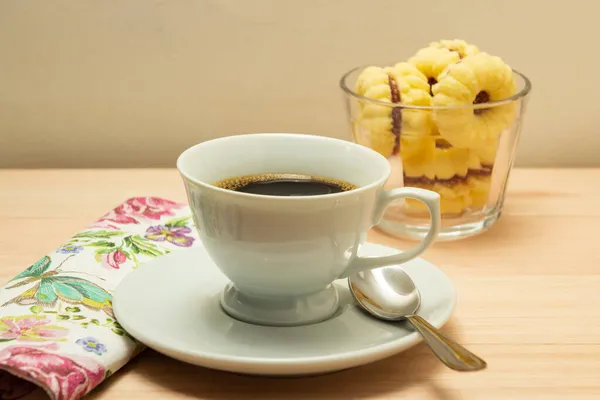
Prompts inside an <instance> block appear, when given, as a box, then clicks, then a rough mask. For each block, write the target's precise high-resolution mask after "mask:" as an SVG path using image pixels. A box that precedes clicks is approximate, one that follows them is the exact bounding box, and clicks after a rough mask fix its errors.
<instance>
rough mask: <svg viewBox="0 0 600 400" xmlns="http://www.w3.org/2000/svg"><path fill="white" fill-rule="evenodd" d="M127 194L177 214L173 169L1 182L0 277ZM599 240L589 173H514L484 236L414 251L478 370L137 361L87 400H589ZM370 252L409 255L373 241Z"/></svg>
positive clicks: (595, 371) (423, 363)
mask: <svg viewBox="0 0 600 400" xmlns="http://www.w3.org/2000/svg"><path fill="white" fill-rule="evenodd" d="M134 195H155V196H163V197H167V198H170V199H173V200H179V201H185V193H184V190H183V186H182V184H181V181H180V179H179V176H178V174H177V172H176V171H175V170H148V169H146V170H43V171H35V170H28V171H23V170H20V171H10V170H4V171H2V170H0V227H1V229H0V266H1V269H0V275H1V278H2V279H3V280H4V281H6V280H8V279H9V278H11V277H12V276H14V275H15V274H16V273H18V272H20V271H21V270H23V269H24V268H25V267H26V266H28V265H29V264H30V263H31V262H32V261H34V260H35V259H36V258H37V257H39V256H40V255H42V254H45V253H46V252H49V251H51V250H53V249H55V248H56V247H58V246H59V245H60V244H61V243H63V242H64V241H65V240H66V239H68V238H69V237H70V236H71V235H72V234H73V233H75V232H76V231H78V230H80V229H81V228H82V227H84V226H85V225H87V224H88V223H89V222H91V221H93V220H95V219H96V218H98V217H99V216H100V215H102V214H103V213H104V212H106V211H107V210H109V209H111V208H112V207H114V206H115V205H116V204H118V203H120V202H121V201H123V200H124V199H126V198H128V197H130V196H134ZM599 228H600V170H595V169H587V170H585V169H577V170H575V169H573V170H568V169H560V170H557V169H547V170H516V171H514V173H513V175H512V178H511V182H510V187H509V191H508V195H507V199H506V203H505V210H504V214H503V216H502V218H501V219H500V221H499V222H498V223H497V225H496V226H495V227H494V228H493V229H492V230H490V231H489V232H487V233H485V234H484V235H481V236H479V237H475V238H471V239H468V240H464V241H460V242H452V243H438V244H435V245H434V246H433V248H431V249H430V250H429V251H427V252H426V254H425V256H424V258H425V259H427V260H429V261H431V262H433V263H435V264H437V265H438V266H439V267H440V268H442V269H443V270H444V271H445V272H446V273H447V274H448V275H449V276H450V278H451V279H452V280H453V282H454V284H455V285H456V288H457V290H458V297H459V299H458V307H457V309H456V311H455V313H454V315H453V317H452V318H451V320H450V322H449V323H448V324H447V325H446V326H445V327H444V329H443V330H444V331H445V332H447V333H448V334H449V335H451V336H452V337H454V338H456V339H457V340H458V341H459V342H461V343H463V344H465V345H467V347H468V348H470V349H472V350H473V351H474V352H476V353H478V354H480V355H482V356H483V357H484V358H485V359H486V360H487V361H488V363H489V369H488V370H486V371H484V372H479V373H473V374H461V373H456V372H453V371H451V370H448V369H447V368H445V367H444V366H442V365H441V364H440V363H439V362H438V361H437V359H436V358H435V357H434V356H433V355H432V354H431V353H430V351H429V350H428V348H427V347H425V346H424V345H423V344H420V345H418V346H416V347H414V348H413V349H411V350H409V351H407V352H405V353H402V354H399V355H397V356H394V357H391V358H388V359H386V360H383V361H380V362H376V363H373V364H370V365H367V366H364V367H359V368H355V369H352V370H348V371H344V372H339V373H334V374H329V375H324V376H319V377H313V378H303V379H261V378H253V377H245V376H238V375H233V374H229V373H224V372H218V371H212V370H208V369H203V368H199V367H193V366H190V365H186V364H183V363H180V362H178V361H174V360H171V359H168V358H166V357H164V356H162V355H159V354H157V353H155V352H153V351H149V350H147V351H145V353H143V354H142V355H140V356H139V357H138V358H137V359H135V360H134V361H132V362H131V363H130V364H128V365H127V366H126V367H125V368H123V369H122V370H120V371H119V372H117V373H116V374H115V375H114V376H113V377H111V378H110V379H109V380H108V381H107V382H105V383H103V384H102V385H101V386H100V387H99V388H98V389H97V390H96V391H95V392H94V393H93V394H92V395H91V396H90V398H92V399H110V400H119V399H132V398H143V399H145V400H151V399H161V400H162V399H183V398H199V399H211V400H213V399H214V400H216V399H284V398H293V399H316V398H327V399H330V398H331V399H333V398H335V399H355V398H364V399H424V400H455V399H456V400H458V399H469V400H470V399H475V400H478V399H482V400H483V399H485V400H494V399H498V400H500V399H501V400H506V399H511V400H518V399H523V400H525V399H527V400H531V399H545V400H549V399H557V400H559V399H560V400H573V399H599V398H600V311H599V309H600V239H599V236H600V234H598V233H597V232H596V231H595V229H599ZM370 240H371V241H373V242H379V243H383V244H386V245H389V246H394V247H397V248H407V247H408V246H409V245H411V244H410V243H407V242H403V241H401V240H397V239H393V238H391V237H388V236H385V235H383V234H381V233H379V232H376V231H374V232H372V233H371V236H370ZM30 398H44V396H41V395H39V394H38V395H33V396H30Z"/></svg>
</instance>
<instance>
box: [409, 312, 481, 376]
mask: <svg viewBox="0 0 600 400" xmlns="http://www.w3.org/2000/svg"><path fill="white" fill-rule="evenodd" d="M407 319H408V321H409V322H410V323H411V324H412V326H413V327H414V328H415V329H416V330H417V331H418V332H419V333H420V334H421V336H422V337H423V340H424V341H425V343H427V345H428V346H429V347H430V348H431V350H432V351H433V353H434V354H435V355H436V356H437V358H439V359H440V360H441V361H442V362H443V363H444V364H446V365H447V366H448V367H450V368H452V369H453V370H456V371H479V370H481V369H484V368H485V367H486V366H487V364H486V362H485V361H484V360H482V359H481V358H479V357H477V356H476V355H475V354H473V353H471V352H470V351H469V350H467V349H466V348H464V347H463V346H461V345H460V344H458V343H456V342H455V341H453V340H452V339H449V338H447V337H446V336H444V335H443V334H442V332H440V331H439V330H437V329H436V328H435V327H434V326H432V325H431V324H430V323H429V322H427V321H425V320H424V319H423V318H421V317H420V316H418V315H411V316H408V317H407Z"/></svg>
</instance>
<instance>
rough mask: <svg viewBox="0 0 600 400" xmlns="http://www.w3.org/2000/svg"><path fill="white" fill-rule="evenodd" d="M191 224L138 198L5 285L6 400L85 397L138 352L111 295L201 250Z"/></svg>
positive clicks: (171, 206) (2, 385)
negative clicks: (171, 257)
mask: <svg viewBox="0 0 600 400" xmlns="http://www.w3.org/2000/svg"><path fill="white" fill-rule="evenodd" d="M192 224H193V223H192V218H191V216H190V212H189V208H188V207H187V206H185V205H184V204H179V203H175V202H172V201H169V200H165V199H161V198H157V197H136V198H131V199H129V200H127V201H125V202H124V203H123V204H121V205H119V206H118V207H116V208H115V209H114V210H112V211H110V212H109V213H107V214H106V215H104V216H103V217H102V218H100V219H99V220H98V221H96V222H95V223H93V224H92V225H90V226H89V227H87V228H86V229H84V230H83V231H81V232H79V233H77V234H76V235H75V236H73V237H72V238H71V239H70V240H69V241H68V242H66V243H64V244H63V245H62V246H61V247H59V248H58V249H57V250H56V251H54V252H52V253H50V254H47V255H45V256H44V257H42V258H40V259H39V260H37V261H36V262H35V263H34V264H33V265H31V266H30V267H29V268H28V269H26V270H25V271H23V272H21V273H20V274H18V275H17V276H15V277H14V278H13V279H12V280H11V281H9V282H8V283H6V284H5V285H4V286H3V287H2V290H0V370H3V371H0V397H1V398H2V399H16V398H19V397H22V396H23V395H25V394H27V393H28V392H30V391H32V390H33V389H34V388H35V385H37V386H40V387H42V388H43V389H44V390H45V391H46V392H47V393H48V395H49V396H50V398H51V399H55V400H67V399H69V400H71V399H79V398H81V397H82V396H84V395H85V394H87V393H88V392H90V391H91V390H92V389H93V388H95V387H96V386H98V385H99V384H100V383H101V382H102V381H103V380H104V379H106V378H107V377H109V376H110V375H111V374H112V373H113V372H115V371H116V370H118V369H119V368H121V367H122V366H123V365H125V364H126V363H127V362H128V361H129V360H130V359H132V358H133V357H134V356H135V355H136V354H138V353H139V352H140V351H141V350H142V349H143V346H142V345H141V344H140V343H138V342H137V341H135V340H134V339H133V338H132V337H131V336H129V335H128V334H127V332H125V331H124V330H123V328H122V327H121V325H119V323H118V322H117V321H116V320H115V317H114V314H113V312H112V295H111V293H112V292H113V290H114V289H115V288H116V286H117V284H118V283H119V281H121V279H123V277H124V276H125V275H126V274H128V273H129V272H130V271H132V270H134V269H136V268H138V267H140V265H142V264H143V263H144V262H147V261H149V260H152V259H153V258H156V257H160V256H162V255H165V254H168V253H170V252H172V251H177V250H179V249H183V248H186V247H190V246H192V245H194V244H198V240H197V237H196V236H195V231H194V229H193V226H192ZM5 371H7V372H8V373H7V372H5ZM34 384H35V385H34Z"/></svg>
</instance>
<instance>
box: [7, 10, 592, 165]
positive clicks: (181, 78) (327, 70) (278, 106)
mask: <svg viewBox="0 0 600 400" xmlns="http://www.w3.org/2000/svg"><path fill="white" fill-rule="evenodd" d="M551 4H556V5H551ZM542 13H546V14H545V15H544V14H542ZM599 13H600V3H598V2H594V1H591V0H570V1H567V2H557V3H551V2H548V1H546V2H541V1H539V0H536V1H533V0H502V1H500V0H478V1H470V0H452V1H446V0H444V1H442V0H431V1H400V0H393V1H373V0H350V1H334V0H330V1H317V0H302V1H298V0H296V1H285V0H280V1H268V0H248V1H242V0H203V1H201V0H198V1H191V0H52V1H48V0H0V167H42V166H51V167H100V166H106V167H118V166H173V165H174V162H175V158H176V157H177V155H178V154H179V152H180V151H182V150H183V149H184V148H185V147H187V146H189V145H191V144H194V143H197V142H199V141H202V140H205V139H208V138H212V137H216V136H221V135H227V134H236V133H244V132H256V131H294V132H305V133H317V134H322V135H328V136H334V137H340V138H349V131H348V128H347V126H346V123H345V120H344V109H343V106H342V102H341V94H340V92H339V90H338V87H337V81H338V78H339V77H340V75H341V74H342V72H344V71H345V70H347V69H349V68H351V67H354V66H356V65H359V64H364V63H380V64H384V63H390V62H395V61H400V60H402V59H404V58H407V57H408V56H410V55H411V54H412V53H413V52H414V51H415V50H417V49H418V48H419V47H420V46H422V45H425V44H427V43H429V42H430V41H432V40H437V39H442V38H455V37H458V38H463V39H466V40H469V41H471V42H474V43H475V44H477V45H478V46H479V47H480V48H482V49H483V50H486V51H488V52H490V53H493V54H497V55H500V56H502V57H503V58H504V59H505V60H506V61H507V62H508V63H509V64H510V65H511V66H513V67H515V68H517V69H520V70H522V71H523V72H525V73H526V74H528V75H529V76H530V77H531V79H532V81H533V84H534V91H533V94H532V98H531V101H530V103H529V110H528V115H527V118H526V123H525V127H524V132H523V137H522V140H521V143H520V150H519V155H518V158H517V163H518V164H520V165H538V166H549V165H564V166H585V165H600V157H598V156H597V153H598V152H599V150H600V132H598V128H597V127H598V126H599V125H600V102H599V100H598V99H599V98H598V93H599V92H598V91H599V88H600V74H599V73H598V71H597V68H598V65H599V63H600V51H599V50H598V37H599V35H600V23H599V22H598V14H599Z"/></svg>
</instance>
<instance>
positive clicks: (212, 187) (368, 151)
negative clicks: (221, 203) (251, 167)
mask: <svg viewBox="0 0 600 400" xmlns="http://www.w3.org/2000/svg"><path fill="white" fill-rule="evenodd" d="M259 136H260V137H266V136H271V137H273V136H286V137H294V138H303V139H305V140H317V141H326V142H334V143H340V144H344V145H349V146H350V147H356V148H358V149H360V151H363V152H364V153H365V154H371V155H372V156H374V157H376V158H378V159H379V160H380V161H381V164H382V166H383V168H384V170H383V171H382V175H381V177H380V178H379V179H377V180H376V181H373V182H371V183H369V184H368V185H363V186H359V187H357V188H356V189H352V190H348V191H345V192H339V193H330V194H320V195H314V196H269V195H264V194H254V193H245V192H236V191H234V190H228V189H223V188H220V187H218V186H215V185H213V184H210V183H207V182H204V181H202V180H199V179H196V178H194V177H193V176H192V175H191V174H190V173H189V171H185V169H184V166H183V163H184V160H183V159H184V158H185V157H186V156H187V155H189V154H190V153H191V152H193V151H194V149H197V148H199V147H202V146H204V145H206V144H208V143H214V142H217V141H228V140H236V139H238V138H240V137H259ZM176 165H177V170H178V171H179V173H180V174H181V176H183V178H184V179H185V180H187V181H188V182H191V183H193V184H195V185H197V186H200V187H203V188H206V189H209V190H214V191H216V192H220V193H223V194H227V195H231V196H240V197H242V198H248V199H264V200H266V199H268V200H271V201H297V200H302V201H315V200H321V199H339V198H343V197H348V196H353V195H356V194H358V193H361V192H365V191H367V190H370V189H373V188H374V187H376V186H379V185H381V186H383V184H385V182H386V181H387V180H388V179H389V177H390V175H391V166H390V164H389V162H388V160H387V159H386V158H385V157H384V156H382V155H381V154H379V153H378V152H376V151H375V150H373V149H371V148H369V147H366V146H363V145H360V144H357V143H354V142H351V141H348V140H343V139H337V138H332V137H328V136H320V135H314V134H302V133H270V132H265V133H245V134H240V135H228V136H222V137H218V138H215V139H209V140H206V141H204V142H200V143H197V144H195V145H193V146H190V147H188V148H187V149H185V150H184V151H183V152H182V153H181V154H180V155H179V157H177V164H176Z"/></svg>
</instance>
